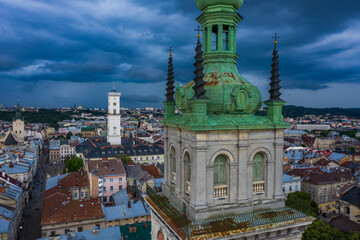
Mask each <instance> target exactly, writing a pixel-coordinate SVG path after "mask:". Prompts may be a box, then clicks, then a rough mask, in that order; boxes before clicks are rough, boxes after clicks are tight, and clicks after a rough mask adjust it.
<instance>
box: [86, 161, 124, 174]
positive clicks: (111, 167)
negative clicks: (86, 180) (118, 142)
mask: <svg viewBox="0 0 360 240" xmlns="http://www.w3.org/2000/svg"><path fill="white" fill-rule="evenodd" d="M89 171H90V172H91V173H93V174H94V175H96V176H111V175H122V174H126V172H125V169H124V165H123V163H122V161H121V160H97V161H89Z"/></svg>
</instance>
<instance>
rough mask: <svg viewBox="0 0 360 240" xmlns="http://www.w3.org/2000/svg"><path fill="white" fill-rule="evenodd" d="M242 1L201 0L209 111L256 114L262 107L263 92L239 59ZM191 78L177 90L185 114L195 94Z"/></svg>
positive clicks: (178, 100)
mask: <svg viewBox="0 0 360 240" xmlns="http://www.w3.org/2000/svg"><path fill="white" fill-rule="evenodd" d="M242 2H243V1H242V0H230V1H225V0H198V1H196V4H197V6H198V8H199V9H200V10H202V14H201V15H200V16H199V17H198V18H197V21H198V22H199V23H200V24H201V26H202V31H203V51H204V53H203V59H204V62H203V65H204V75H205V76H204V81H205V85H204V88H205V90H206V94H205V96H206V97H208V98H209V99H210V101H209V103H208V104H207V114H213V113H214V114H237V115H239V114H241V115H249V114H254V113H255V112H256V111H257V110H258V109H259V108H260V106H261V102H262V98H261V94H260V91H259V90H258V89H257V88H256V87H255V86H253V85H252V84H251V83H249V82H248V81H247V80H246V79H245V78H243V77H242V76H241V75H240V74H239V72H238V70H237V67H236V65H237V63H236V60H237V58H238V55H237V53H236V28H237V24H238V23H239V22H240V21H241V20H242V17H241V16H240V15H239V14H238V13H237V9H238V8H240V7H241V5H242ZM194 84H195V83H194V82H193V81H191V82H189V83H188V84H186V85H185V86H183V87H181V88H178V89H177V91H176V95H175V96H176V98H175V102H176V105H177V107H178V108H179V109H180V110H181V111H182V112H184V113H186V112H191V109H192V108H191V106H190V102H189V99H191V98H192V97H193V96H194V95H195V93H194V90H193V86H194Z"/></svg>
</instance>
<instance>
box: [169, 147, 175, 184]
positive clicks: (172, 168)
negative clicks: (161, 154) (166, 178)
mask: <svg viewBox="0 0 360 240" xmlns="http://www.w3.org/2000/svg"><path fill="white" fill-rule="evenodd" d="M170 181H171V183H173V184H175V183H176V155H175V148H174V147H171V149H170Z"/></svg>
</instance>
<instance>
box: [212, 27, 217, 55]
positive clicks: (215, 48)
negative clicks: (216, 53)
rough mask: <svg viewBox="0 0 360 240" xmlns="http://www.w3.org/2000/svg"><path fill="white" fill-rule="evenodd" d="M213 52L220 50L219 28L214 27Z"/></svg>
mask: <svg viewBox="0 0 360 240" xmlns="http://www.w3.org/2000/svg"><path fill="white" fill-rule="evenodd" d="M211 50H218V27H217V25H215V26H213V27H212V48H211Z"/></svg>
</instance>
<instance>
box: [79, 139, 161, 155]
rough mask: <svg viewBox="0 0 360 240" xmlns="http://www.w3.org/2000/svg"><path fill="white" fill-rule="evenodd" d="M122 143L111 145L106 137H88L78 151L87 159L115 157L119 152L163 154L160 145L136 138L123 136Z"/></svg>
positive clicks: (128, 153) (127, 153)
mask: <svg viewBox="0 0 360 240" xmlns="http://www.w3.org/2000/svg"><path fill="white" fill-rule="evenodd" d="M121 143H122V145H114V146H111V145H110V143H108V142H106V140H105V139H104V138H95V139H88V140H86V141H85V142H83V143H81V144H79V145H77V146H76V152H78V153H83V154H84V156H85V158H86V159H91V158H113V157H116V156H117V155H119V154H126V155H128V156H147V155H162V154H164V149H162V148H161V146H160V145H157V144H150V143H148V142H146V141H142V140H140V139H136V138H122V139H121Z"/></svg>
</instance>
